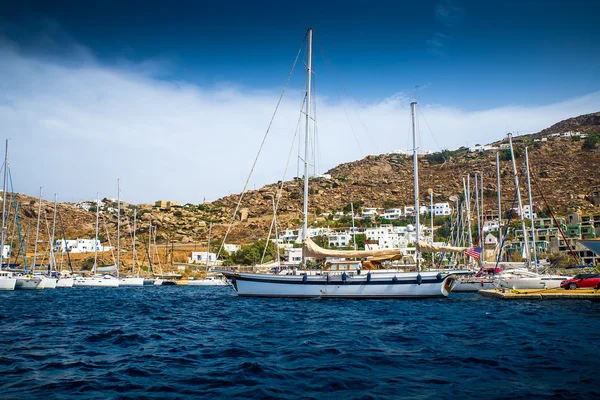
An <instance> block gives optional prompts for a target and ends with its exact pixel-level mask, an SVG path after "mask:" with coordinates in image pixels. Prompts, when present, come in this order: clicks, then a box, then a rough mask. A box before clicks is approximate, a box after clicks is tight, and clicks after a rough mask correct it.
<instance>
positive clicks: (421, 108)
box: [419, 107, 442, 151]
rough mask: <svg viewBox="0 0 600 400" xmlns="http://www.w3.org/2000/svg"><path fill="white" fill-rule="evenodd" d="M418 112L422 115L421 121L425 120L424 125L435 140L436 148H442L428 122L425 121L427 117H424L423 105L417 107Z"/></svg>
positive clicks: (440, 149)
mask: <svg viewBox="0 0 600 400" xmlns="http://www.w3.org/2000/svg"><path fill="white" fill-rule="evenodd" d="M419 114H420V115H421V117H423V121H425V125H427V129H429V133H430V134H431V138H432V139H433V141H434V142H435V145H436V146H437V147H438V150H439V151H442V148H441V147H440V144H439V143H438V142H437V140H436V139H435V136H434V135H433V132H432V131H431V128H430V127H429V123H428V122H427V118H425V113H424V112H423V107H419Z"/></svg>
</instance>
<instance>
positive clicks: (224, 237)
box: [216, 31, 308, 259]
mask: <svg viewBox="0 0 600 400" xmlns="http://www.w3.org/2000/svg"><path fill="white" fill-rule="evenodd" d="M307 36H308V31H307V32H306V35H304V39H303V40H302V44H301V45H300V48H299V49H298V54H296V59H295V60H294V64H293V65H292V69H291V70H290V73H289V74H288V77H287V81H286V82H285V86H284V87H283V90H282V91H281V95H280V96H279V100H278V101H277V105H276V106H275V111H274V112H273V115H272V116H271V121H269V125H268V127H267V131H266V132H265V135H264V136H263V139H262V142H261V144H260V147H259V148H258V153H257V154H256V158H255V159H254V162H253V163H252V168H251V169H250V173H249V174H248V178H247V179H246V183H245V184H244V189H243V190H242V193H241V194H240V198H239V200H238V203H237V205H236V206H235V210H234V211H233V215H232V216H231V222H230V223H229V225H228V226H227V230H226V231H225V235H224V236H223V240H222V241H221V246H220V247H219V251H218V253H217V257H216V258H217V259H218V258H219V256H220V255H221V252H222V251H223V246H224V245H225V241H226V240H227V236H228V235H229V232H230V231H231V227H232V226H233V223H234V222H235V217H236V215H237V212H238V210H239V208H240V205H241V204H242V200H243V198H244V194H245V193H246V189H247V188H248V184H249V183H250V178H251V177H252V173H253V172H254V168H255V167H256V163H257V162H258V158H259V157H260V153H261V152H262V149H263V147H264V145H265V141H266V140H267V136H268V135H269V132H270V131H271V126H272V125H273V120H274V119H275V115H276V114H277V110H279V106H280V105H281V101H282V100H283V95H284V94H285V90H286V89H287V87H288V85H289V83H290V79H291V78H292V73H293V72H294V69H295V68H296V63H297V62H298V59H299V58H300V54H301V53H302V49H303V47H304V43H305V42H306V38H307Z"/></svg>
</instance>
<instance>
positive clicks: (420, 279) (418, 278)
mask: <svg viewBox="0 0 600 400" xmlns="http://www.w3.org/2000/svg"><path fill="white" fill-rule="evenodd" d="M422 282H423V277H422V276H421V274H419V275H417V285H420V284H421V283H422Z"/></svg>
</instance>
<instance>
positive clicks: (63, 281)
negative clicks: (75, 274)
mask: <svg viewBox="0 0 600 400" xmlns="http://www.w3.org/2000/svg"><path fill="white" fill-rule="evenodd" d="M74 283H75V280H74V279H73V278H59V279H58V282H56V287H57V288H72V287H73V284H74Z"/></svg>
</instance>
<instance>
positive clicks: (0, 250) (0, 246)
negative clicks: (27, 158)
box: [0, 139, 8, 271]
mask: <svg viewBox="0 0 600 400" xmlns="http://www.w3.org/2000/svg"><path fill="white" fill-rule="evenodd" d="M7 179H8V139H6V150H5V151H4V183H3V184H2V228H1V229H2V234H1V235H0V236H2V238H1V239H0V271H2V264H4V243H5V241H6V226H4V223H5V222H6V181H7ZM7 255H8V254H7ZM7 264H8V263H7Z"/></svg>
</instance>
